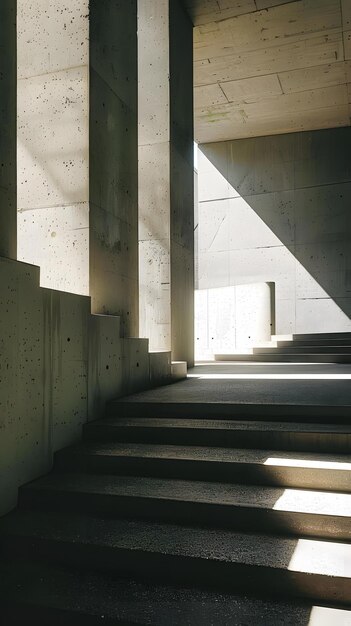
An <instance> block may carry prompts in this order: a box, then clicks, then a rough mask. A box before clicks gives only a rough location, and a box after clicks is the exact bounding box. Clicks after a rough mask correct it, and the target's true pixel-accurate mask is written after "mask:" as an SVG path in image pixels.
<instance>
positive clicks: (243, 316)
mask: <svg viewBox="0 0 351 626" xmlns="http://www.w3.org/2000/svg"><path fill="white" fill-rule="evenodd" d="M271 287H272V285H271V284H269V283H251V284H249V285H236V286H235V287H217V288H214V289H198V290H197V291H196V292H195V359H196V361H204V360H213V358H214V356H215V355H216V354H233V353H234V352H237V353H242V352H247V351H248V350H249V349H250V348H252V347H253V346H257V345H259V344H260V343H262V342H265V341H269V340H270V339H271V335H273V334H274V333H275V323H274V309H273V307H274V293H272V288H271ZM272 305H273V306H272Z"/></svg>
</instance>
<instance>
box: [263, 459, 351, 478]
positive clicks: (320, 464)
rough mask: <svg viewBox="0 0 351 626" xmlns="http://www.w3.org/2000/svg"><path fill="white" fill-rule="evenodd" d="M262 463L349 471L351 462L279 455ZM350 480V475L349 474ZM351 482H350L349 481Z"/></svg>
mask: <svg viewBox="0 0 351 626" xmlns="http://www.w3.org/2000/svg"><path fill="white" fill-rule="evenodd" d="M264 465H272V466H281V465H283V466H284V467H305V468H309V469H328V470H348V471H351V463H340V462H336V461H317V460H314V459H313V460H307V459H286V458H283V459H282V458H281V457H270V458H269V459H267V460H266V461H265V462H264ZM350 481H351V475H350ZM350 484H351V482H350Z"/></svg>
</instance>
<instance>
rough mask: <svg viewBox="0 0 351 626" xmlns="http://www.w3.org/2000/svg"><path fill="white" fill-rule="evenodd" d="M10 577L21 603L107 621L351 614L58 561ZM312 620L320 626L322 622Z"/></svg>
mask: <svg viewBox="0 0 351 626" xmlns="http://www.w3.org/2000/svg"><path fill="white" fill-rule="evenodd" d="M9 578H14V580H15V582H16V595H15V599H16V605H17V607H18V605H19V603H24V604H25V605H27V606H34V607H35V606H43V607H47V608H48V609H53V610H55V609H56V610H62V611H63V612H65V611H70V612H72V613H74V614H77V615H80V614H83V615H92V616H96V617H98V618H101V623H104V621H105V620H106V619H114V620H116V619H118V620H122V619H123V620H126V622H127V623H133V624H146V623H147V624H154V626H164V624H166V623H169V624H172V625H173V626H184V625H185V624H188V625H191V624H194V625H196V624H202V625H203V626H207V625H208V626H210V625H213V624H223V625H224V624H244V623H245V624H246V623H250V624H255V626H267V624H272V626H277V625H278V624H283V623H284V624H287V625H289V624H290V626H295V625H296V624H307V623H310V624H311V621H310V618H311V612H312V615H314V618H315V619H317V617H318V618H319V619H320V620H321V621H319V622H318V624H319V625H321V624H323V625H324V624H325V625H327V624H328V625H329V624H333V626H347V624H349V623H350V619H351V613H350V612H349V611H347V610H344V609H338V608H333V607H317V606H314V605H313V602H301V601H286V600H284V601H282V600H272V599H267V598H266V599H262V598H257V597H256V598H255V597H252V596H249V595H238V594H231V593H228V592H218V591H211V590H198V589H191V588H184V587H183V588H182V587H178V586H163V585H160V584H147V583H145V582H140V581H136V580H133V579H129V580H126V579H116V578H110V577H109V576H106V575H103V574H100V573H95V572H94V573H93V572H89V571H84V572H76V571H72V570H70V569H67V568H64V567H58V566H56V567H55V566H48V565H42V566H41V567H40V569H39V570H38V569H36V568H33V567H30V566H28V565H24V566H23V565H22V567H21V568H18V567H17V568H16V570H15V575H14V576H13V575H12V569H11V567H10V568H9V571H7V570H5V574H4V580H5V581H6V580H8V579H9ZM322 619H323V620H325V621H323V622H322ZM75 623H76V622H75ZM79 623H81V622H79ZM82 623H83V622H82ZM89 623H90V622H89ZM124 623H125V622H124ZM312 624H313V626H317V621H316V622H312Z"/></svg>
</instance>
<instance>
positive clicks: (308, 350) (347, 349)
mask: <svg viewBox="0 0 351 626" xmlns="http://www.w3.org/2000/svg"><path fill="white" fill-rule="evenodd" d="M336 352H337V353H338V354H348V355H350V356H351V346H338V347H337V348H335V346H328V345H324V346H313V347H311V346H300V345H295V343H293V344H292V345H290V346H282V347H278V348H254V349H253V354H277V355H278V354H279V355H283V354H292V353H294V354H313V355H315V354H335V353H336Z"/></svg>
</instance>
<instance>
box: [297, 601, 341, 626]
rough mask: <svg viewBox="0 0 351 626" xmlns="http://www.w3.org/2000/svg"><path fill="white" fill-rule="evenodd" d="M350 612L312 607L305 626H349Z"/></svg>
mask: <svg viewBox="0 0 351 626" xmlns="http://www.w3.org/2000/svg"><path fill="white" fill-rule="evenodd" d="M350 625H351V612H350V611H344V610H343V609H329V608H327V607H325V606H313V607H312V611H311V615H310V619H309V622H308V624H307V626H350Z"/></svg>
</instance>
